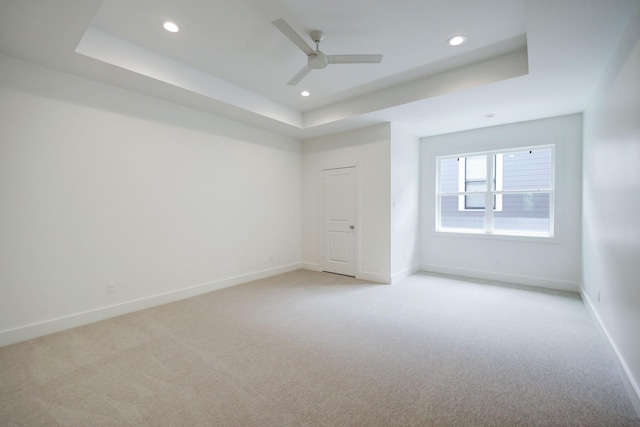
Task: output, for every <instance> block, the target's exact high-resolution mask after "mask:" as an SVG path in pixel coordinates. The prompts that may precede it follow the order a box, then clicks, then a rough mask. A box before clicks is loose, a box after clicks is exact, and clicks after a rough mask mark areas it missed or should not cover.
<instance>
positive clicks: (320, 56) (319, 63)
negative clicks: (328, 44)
mask: <svg viewBox="0 0 640 427" xmlns="http://www.w3.org/2000/svg"><path fill="white" fill-rule="evenodd" d="M307 64H308V65H309V67H311V68H313V69H314V70H320V69H322V68H324V67H326V66H327V65H328V64H329V60H328V59H327V55H325V54H324V53H322V52H320V51H319V50H316V53H315V54H314V55H309V59H308V61H307Z"/></svg>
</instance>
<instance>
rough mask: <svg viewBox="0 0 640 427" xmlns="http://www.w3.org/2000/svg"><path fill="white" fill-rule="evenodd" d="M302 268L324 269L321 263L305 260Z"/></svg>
mask: <svg viewBox="0 0 640 427" xmlns="http://www.w3.org/2000/svg"><path fill="white" fill-rule="evenodd" d="M302 268H304V269H305V270H310V271H322V266H321V265H320V264H315V263H312V262H303V263H302Z"/></svg>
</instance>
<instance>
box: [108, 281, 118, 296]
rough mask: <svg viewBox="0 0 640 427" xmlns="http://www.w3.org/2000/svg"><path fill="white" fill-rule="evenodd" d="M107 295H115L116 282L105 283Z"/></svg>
mask: <svg viewBox="0 0 640 427" xmlns="http://www.w3.org/2000/svg"><path fill="white" fill-rule="evenodd" d="M107 293H108V294H115V293H116V282H109V283H107Z"/></svg>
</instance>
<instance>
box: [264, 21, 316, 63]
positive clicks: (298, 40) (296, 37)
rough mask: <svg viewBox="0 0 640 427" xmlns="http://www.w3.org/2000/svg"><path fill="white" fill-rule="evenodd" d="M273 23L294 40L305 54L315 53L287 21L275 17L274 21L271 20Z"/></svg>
mask: <svg viewBox="0 0 640 427" xmlns="http://www.w3.org/2000/svg"><path fill="white" fill-rule="evenodd" d="M271 23H272V24H273V25H275V26H276V28H277V29H279V30H280V31H282V34H284V35H285V36H287V38H288V39H289V40H291V41H292V42H294V43H295V44H296V46H298V47H299V48H300V49H302V51H303V52H304V53H306V54H307V56H309V55H313V54H315V53H316V51H315V50H313V49H312V48H311V46H309V45H308V44H307V43H306V42H305V41H304V40H303V39H302V37H300V35H299V34H298V33H296V30H294V29H293V28H291V25H289V24H288V23H287V21H285V20H284V19H282V18H281V19H276V20H275V21H272V22H271Z"/></svg>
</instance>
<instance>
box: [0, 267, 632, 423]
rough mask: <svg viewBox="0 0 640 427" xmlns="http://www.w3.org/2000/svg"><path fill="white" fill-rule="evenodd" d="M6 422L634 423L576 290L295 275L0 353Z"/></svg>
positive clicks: (0, 404)
mask: <svg viewBox="0 0 640 427" xmlns="http://www.w3.org/2000/svg"><path fill="white" fill-rule="evenodd" d="M0 385H1V388H0V424H1V425H3V426H40V425H46V426H55V425H65V426H97V425H100V426H109V425H132V426H203V425H213V426H325V425H326V426H430V425H433V426H448V425H451V426H465V425H467V426H485V425H486V426H492V425H504V426H513V425H540V426H547V425H572V426H577V425H585V426H586V425H589V426H638V425H640V420H639V419H638V418H637V416H636V414H635V412H634V410H633V407H632V405H631V403H630V401H629V398H628V396H627V395H626V394H625V390H624V387H623V385H622V382H621V380H620V378H619V376H618V373H617V372H616V369H615V366H614V364H613V362H612V360H611V359H610V358H609V355H608V353H607V352H606V351H605V347H604V344H603V342H602V340H601V338H600V336H599V335H598V332H597V330H596V327H595V325H594V324H593V322H592V321H591V319H590V317H589V315H588V314H587V312H586V310H585V308H584V306H583V304H582V302H581V301H580V299H579V298H578V297H577V296H568V295H556V294H550V293H542V292H532V291H527V290H519V289H513V288H508V287H499V286H489V285H484V284H480V283H470V282H465V281H459V280H455V279H451V278H444V277H436V276H430V275H426V274H422V273H421V274H416V275H414V276H411V277H410V278H408V279H406V280H404V281H403V282H402V283H400V284H397V285H393V286H390V285H377V284H372V283H366V282H363V281H359V280H355V279H352V278H348V277H343V276H337V275H332V274H326V273H314V272H309V271H296V272H292V273H288V274H284V275H280V276H275V277H272V278H269V279H265V280H260V281H256V282H252V283H248V284H245V285H240V286H236V287H233V288H228V289H224V290H221V291H217V292H213V293H210V294H206V295H203V296H200V297H195V298H191V299H188V300H184V301H180V302H176V303H172V304H167V305H164V306H161V307H157V308H153V309H149V310H144V311H141V312H138V313H134V314H130V315H126V316H122V317H118V318H115V319H111V320H107V321H103V322H99V323H95V324H92V325H88V326H85V327H81V328H76V329H73V330H69V331H65V332H62V333H58V334H54V335H50V336H46V337H42V338H38V339H35V340H31V341H28V342H24V343H20V344H16V345H13V346H9V347H5V348H1V349H0Z"/></svg>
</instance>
